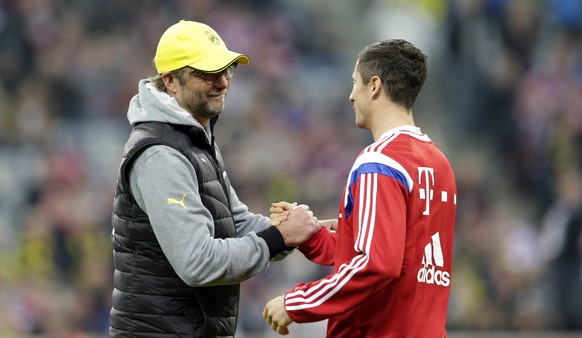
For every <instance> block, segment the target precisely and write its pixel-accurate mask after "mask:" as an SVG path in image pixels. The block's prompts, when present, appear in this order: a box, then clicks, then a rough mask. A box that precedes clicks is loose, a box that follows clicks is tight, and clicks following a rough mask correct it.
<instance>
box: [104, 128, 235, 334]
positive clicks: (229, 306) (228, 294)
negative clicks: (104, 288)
mask: <svg viewBox="0 0 582 338" xmlns="http://www.w3.org/2000/svg"><path fill="white" fill-rule="evenodd" d="M154 144H164V145H167V146H170V147H172V148H175V149H176V150H178V151H180V152H181V153H182V154H184V155H185V156H186V157H187V158H188V160H189V161H190V162H191V163H192V164H193V165H194V168H195V170H196V175H197V177H198V185H199V190H200V197H201V199H202V202H203V204H204V206H205V207H206V208H207V209H208V210H210V212H211V213H212V216H213V217H214V226H215V238H229V237H235V235H236V228H235V222H234V219H233V217H232V212H231V208H230V203H229V193H228V187H229V186H230V184H229V182H227V181H226V178H225V177H224V176H223V173H222V171H223V169H222V168H224V165H223V163H222V158H221V156H220V153H218V150H215V148H214V147H213V146H212V145H210V144H209V143H208V142H207V140H206V136H205V134H204V132H203V131H202V130H201V129H199V128H196V127H188V126H178V125H170V124H164V123H158V122H147V123H140V124H138V125H136V126H135V127H134V130H133V131H132V134H131V136H130V139H129V140H128V142H127V144H126V146H125V150H124V154H123V159H122V163H121V166H120V170H119V174H118V179H117V186H116V190H115V200H114V208H113V221H112V223H113V234H112V243H113V260H114V266H115V272H114V290H113V308H112V310H111V316H110V321H111V328H110V336H111V337H148V338H149V337H232V336H234V333H235V329H236V321H237V312H238V302H239V284H235V285H225V286H215V287H201V288H193V287H190V286H188V285H186V284H185V283H184V282H183V281H182V280H181V279H180V278H179V277H178V275H177V274H176V273H175V272H174V270H173V269H172V267H171V265H170V263H169V262H168V260H167V258H166V257H165V256H164V253H163V252H162V249H161V248H160V245H159V244H158V242H157V240H156V237H155V235H154V232H153V229H152V227H151V225H150V222H149V219H148V216H147V215H146V214H145V213H144V212H143V211H142V210H141V209H140V208H139V207H138V205H137V204H136V202H135V200H134V199H133V197H132V196H131V193H130V188H129V183H128V181H127V176H128V174H129V173H128V168H129V164H130V163H131V162H132V161H133V160H134V159H135V158H136V157H137V155H139V154H140V153H141V152H142V151H143V150H144V149H146V148H147V147H149V146H151V145H154ZM203 159H204V160H203Z"/></svg>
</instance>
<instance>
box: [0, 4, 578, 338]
mask: <svg viewBox="0 0 582 338" xmlns="http://www.w3.org/2000/svg"><path fill="white" fill-rule="evenodd" d="M183 18H185V19H190V20H199V21H203V22H206V23H208V24H210V25H211V26H213V27H214V28H215V29H216V30H217V31H218V32H219V33H220V35H221V36H222V38H223V39H224V40H225V41H226V43H227V44H228V46H229V48H231V49H233V50H236V51H241V52H244V53H246V54H248V55H249V56H250V58H251V64H250V65H249V66H241V67H239V69H238V70H237V73H236V74H235V77H234V78H233V83H232V87H231V90H230V92H229V96H228V98H227V108H226V110H225V112H224V114H223V116H222V118H221V120H220V123H219V124H218V126H217V129H216V133H217V135H218V142H219V144H220V146H221V148H222V150H223V153H224V155H225V160H226V163H227V169H228V172H229V176H230V178H231V180H232V182H233V185H234V186H235V187H236V188H237V189H238V193H239V195H240V197H241V199H242V200H243V201H244V202H246V203H247V204H248V205H249V206H250V208H251V210H253V211H256V212H261V213H266V212H267V210H268V205H269V203H270V202H271V201H278V200H292V201H300V202H304V203H307V204H309V205H310V206H311V208H312V209H313V210H314V211H315V212H316V214H317V215H318V216H319V217H320V218H329V217H334V216H335V213H336V210H337V207H338V200H339V196H340V192H341V189H342V187H343V183H344V181H345V175H346V173H347V171H348V170H349V167H350V166H351V164H352V162H353V160H354V158H355V156H356V155H357V153H358V151H359V150H360V149H361V148H362V147H363V146H365V145H366V144H368V143H369V142H370V141H371V138H370V135H369V134H368V133H367V132H366V131H363V130H359V129H358V128H356V127H355V125H354V115H353V111H352V107H351V104H350V103H349V101H348V95H349V92H350V90H351V78H350V76H351V72H352V69H353V63H354V61H355V57H356V53H357V51H359V50H360V49H361V48H362V47H363V46H365V45H367V44H368V43H370V42H372V41H375V40H380V39H388V38H405V39H408V40H410V41H412V42H413V43H415V44H417V45H418V46H420V47H421V48H422V49H423V50H424V51H425V53H426V54H428V56H429V62H430V73H429V79H428V83H427V84H426V87H425V88H424V90H423V92H422V93H421V97H420V100H419V102H418V104H417V105H416V107H415V116H416V122H417V124H418V125H419V126H420V127H421V128H422V129H423V131H424V132H426V133H428V134H429V135H430V136H431V137H432V138H433V140H435V141H436V142H437V143H438V144H439V145H440V147H441V148H442V149H443V150H444V152H445V153H446V154H447V155H448V156H449V157H450V159H451V162H452V164H453V166H454V168H455V171H456V175H457V182H458V190H459V203H458V216H457V219H458V220H457V225H456V243H455V256H454V257H455V258H454V267H453V282H452V296H451V301H450V311H449V318H448V327H449V330H450V333H451V334H450V335H451V336H453V337H464V336H467V337H470V336H479V337H485V336H489V335H493V336H498V337H501V336H503V335H502V334H494V333H492V334H489V333H488V332H505V334H506V335H512V334H514V333H517V332H528V333H526V334H525V336H534V335H540V336H546V337H550V336H552V337H553V336H558V334H559V333H561V332H564V333H568V334H570V335H572V336H574V335H576V332H577V331H576V330H579V329H582V301H581V298H582V292H580V286H581V285H582V282H581V279H582V273H581V270H580V268H581V265H582V261H581V251H582V249H581V245H580V240H579V238H580V228H581V227H582V225H581V224H580V210H581V207H580V201H581V200H582V171H581V166H580V164H581V155H582V151H581V149H582V147H581V140H582V98H581V96H582V95H581V93H582V54H581V51H582V50H581V48H582V47H581V38H580V32H581V27H582V1H580V0H545V1H542V0H539V1H529V0H451V1H445V0H419V1H397V0H359V1H347V0H334V1H309V0H295V1H292V0H271V1H268V0H244V1H240V0H239V1H226V0H222V1H220V0H203V1H199V0H197V1H188V0H183V1H178V0H172V1H154V0H140V1H138V0H124V1H116V0H101V1H94V0H1V1H0V336H2V337H27V336H32V335H34V336H38V337H40V336H45V337H66V338H73V337H75V338H77V337H89V336H91V337H105V336H106V330H107V326H108V323H107V320H108V311H109V307H110V298H111V288H112V286H111V273H112V267H111V246H110V242H109V240H110V238H109V237H110V232H111V227H110V213H111V204H112V193H113V185H114V176H115V172H116V169H117V165H118V162H119V157H120V154H121V150H122V149H121V148H122V145H123V143H124V141H125V139H126V137H127V135H128V133H129V130H130V129H129V126H128V125H127V121H126V118H125V114H126V111H127V105H128V102H129V99H130V98H131V97H132V96H133V95H134V94H135V92H136V90H137V82H138V80H139V79H140V78H143V77H147V76H149V75H153V73H154V67H153V64H152V58H153V54H154V52H155V47H156V44H157V41H158V39H159V37H160V35H161V33H162V32H163V31H164V30H165V28H166V27H168V26H169V25H171V24H173V23H174V22H176V21H178V20H179V19H183ZM576 214H578V216H576ZM576 217H577V218H576ZM328 271H329V270H327V269H325V268H319V267H316V266H314V265H311V264H309V263H306V262H305V260H304V259H303V258H302V257H301V255H300V254H299V253H296V254H294V255H292V256H291V257H290V258H289V259H287V260H286V261H285V262H284V263H280V264H273V265H272V266H271V267H270V268H269V269H268V270H267V271H265V272H264V273H262V274H261V275H259V276H258V277H256V278H254V279H252V280H250V281H247V282H245V283H244V284H243V287H242V289H243V296H242V300H241V309H240V314H241V316H240V320H239V329H238V334H237V337H241V338H245V337H246V338H260V337H275V336H276V335H275V334H274V333H272V332H270V329H269V328H268V327H267V326H266V324H265V323H264V320H263V319H262V318H261V316H260V313H261V311H262V309H263V306H264V304H265V302H266V301H267V300H269V299H271V298H272V297H273V296H276V295H279V294H280V293H282V292H283V291H284V290H286V289H288V288H290V287H292V286H293V285H295V284H296V283H297V282H299V281H304V280H312V279H315V278H319V277H321V276H323V275H325V274H327V273H328ZM324 326H325V323H315V324H308V325H301V326H298V325H293V326H292V327H291V335H290V337H317V336H322V335H323V332H324ZM475 332H479V333H480V334H479V335H477V333H475ZM535 332H537V333H535ZM550 332H551V333H550Z"/></svg>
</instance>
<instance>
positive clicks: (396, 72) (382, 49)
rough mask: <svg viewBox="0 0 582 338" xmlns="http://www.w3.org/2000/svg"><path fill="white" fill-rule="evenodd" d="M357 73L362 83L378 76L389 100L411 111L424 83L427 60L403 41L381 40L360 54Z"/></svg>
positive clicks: (415, 48) (419, 51)
mask: <svg viewBox="0 0 582 338" xmlns="http://www.w3.org/2000/svg"><path fill="white" fill-rule="evenodd" d="M357 71H358V72H359V73H360V75H361V76H362V81H363V82H364V83H368V82H369V81H370V80H371V79H372V77H373V76H378V77H379V78H380V79H381V80H382V85H383V86H384V88H385V89H386V92H387V93H388V95H389V97H390V99H391V100H392V101H393V102H394V103H396V104H399V105H401V106H403V107H404V108H406V109H407V110H412V107H413V106H414V103H415V102H416V98H417V97H418V94H419V93H420V90H421V89H422V86H423V84H424V81H425V80H426V76H427V72H428V67H427V57H426V55H425V54H424V53H422V51H421V50H420V49H418V48H417V47H415V46H414V45H413V44H412V43H410V42H408V41H406V40H402V39H393V40H387V41H380V42H375V43H373V44H370V45H368V46H366V47H364V49H362V50H361V51H360V53H359V54H358V66H357Z"/></svg>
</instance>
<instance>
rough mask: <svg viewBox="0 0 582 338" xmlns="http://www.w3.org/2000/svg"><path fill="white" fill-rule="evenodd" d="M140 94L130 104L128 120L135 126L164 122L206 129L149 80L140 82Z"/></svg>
mask: <svg viewBox="0 0 582 338" xmlns="http://www.w3.org/2000/svg"><path fill="white" fill-rule="evenodd" d="M138 88H139V89H138V94H136V95H135V96H134V97H133V98H132V99H131V101H130V102H129V109H128V111H127V119H128V120H129V123H130V124H131V125H132V126H133V125H135V124H136V123H139V122H162V123H171V124H179V125H186V126H197V127H199V128H201V129H204V128H203V127H202V125H201V124H200V123H199V122H198V121H196V119H195V118H194V117H192V115H190V113H188V112H187V111H186V110H185V109H184V108H182V107H180V105H178V101H176V99H175V98H173V97H171V96H170V95H168V94H167V93H165V92H160V91H159V90H157V89H156V87H155V86H154V85H153V84H152V83H151V82H150V81H149V80H147V79H144V80H141V81H139V86H138Z"/></svg>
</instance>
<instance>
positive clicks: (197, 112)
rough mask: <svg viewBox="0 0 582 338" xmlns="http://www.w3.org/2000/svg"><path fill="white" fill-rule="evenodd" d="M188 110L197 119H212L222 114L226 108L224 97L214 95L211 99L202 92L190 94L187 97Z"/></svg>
mask: <svg viewBox="0 0 582 338" xmlns="http://www.w3.org/2000/svg"><path fill="white" fill-rule="evenodd" d="M185 101H186V102H185V106H186V108H187V110H188V111H189V112H190V114H192V116H193V117H194V118H196V119H198V118H201V119H211V118H213V117H215V116H218V115H220V113H222V111H223V110H224V97H222V98H221V99H220V100H219V99H218V98H217V97H213V98H212V99H211V100H209V99H208V98H206V97H204V96H203V95H201V94H198V95H189V96H188V97H186V98H185Z"/></svg>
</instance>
